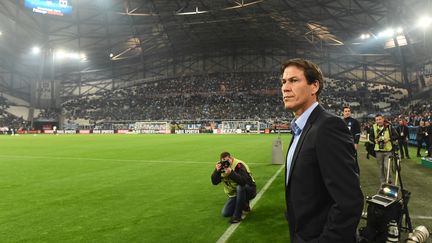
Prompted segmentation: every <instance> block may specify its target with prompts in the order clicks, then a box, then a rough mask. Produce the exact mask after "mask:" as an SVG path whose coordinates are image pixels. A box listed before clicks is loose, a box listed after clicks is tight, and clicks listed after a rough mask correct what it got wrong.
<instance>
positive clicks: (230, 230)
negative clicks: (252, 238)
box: [216, 165, 285, 243]
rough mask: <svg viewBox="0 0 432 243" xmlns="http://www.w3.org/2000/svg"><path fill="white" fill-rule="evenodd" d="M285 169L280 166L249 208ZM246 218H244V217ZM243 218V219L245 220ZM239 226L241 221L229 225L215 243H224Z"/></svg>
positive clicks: (252, 205)
mask: <svg viewBox="0 0 432 243" xmlns="http://www.w3.org/2000/svg"><path fill="white" fill-rule="evenodd" d="M283 168H285V166H283V165H282V166H281V167H280V168H279V170H278V171H276V173H275V174H274V175H273V176H272V178H270V180H268V181H267V183H266V184H265V185H264V187H263V188H262V189H261V191H260V192H259V193H258V194H257V196H256V197H255V198H254V199H253V200H252V202H251V204H250V208H251V209H252V208H253V207H254V206H255V204H256V203H257V202H258V201H259V200H260V199H261V197H262V195H263V194H264V193H265V192H266V191H267V189H268V188H269V187H270V185H271V184H272V183H273V181H274V180H275V179H276V177H277V176H278V175H279V174H280V172H281V171H282V169H283ZM245 217H246V216H245ZM245 217H243V218H245ZM240 224H241V221H240V222H239V223H237V224H231V225H230V226H229V227H228V228H227V229H226V230H225V232H224V233H223V235H222V236H221V237H220V238H219V240H217V241H216V243H225V242H226V241H227V240H228V238H229V237H230V236H231V235H232V234H233V233H234V231H235V230H236V229H237V227H238V226H239V225H240Z"/></svg>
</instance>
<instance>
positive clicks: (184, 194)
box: [0, 135, 432, 242]
mask: <svg viewBox="0 0 432 243" xmlns="http://www.w3.org/2000/svg"><path fill="white" fill-rule="evenodd" d="M275 138H276V135H59V136H55V135H36V136H33V135H26V136H0V148H1V150H0V151H1V152H0V195H1V199H0V242H216V241H217V240H218V239H219V237H220V236H221V235H222V234H223V233H224V232H225V230H226V229H227V227H228V226H229V224H228V219H226V218H223V217H222V216H220V210H221V208H222V206H223V204H224V202H225V200H226V196H225V195H224V193H223V189H222V186H221V185H219V186H213V185H212V184H211V182H210V175H211V173H212V171H213V169H214V165H215V162H216V161H217V160H218V156H219V154H220V152H222V151H229V152H231V153H232V154H233V155H234V156H235V157H237V158H239V159H242V160H244V161H245V162H247V163H248V165H249V166H250V168H251V170H252V171H253V174H254V177H255V180H256V181H257V186H258V190H260V189H261V188H262V187H263V186H264V184H265V183H266V182H267V181H268V180H269V179H270V178H271V177H272V176H273V175H274V174H275V172H276V171H277V170H278V169H279V168H280V167H279V166H276V165H271V150H272V141H273V140H274V139H275ZM282 139H283V144H284V147H285V149H286V147H287V145H288V143H289V139H290V136H289V135H282ZM360 151H363V148H362V147H361V148H360ZM411 154H412V155H414V154H415V153H414V151H411ZM364 157H365V154H364V153H363V152H361V153H360V155H359V158H360V166H361V182H362V188H363V192H364V193H365V195H371V194H373V193H374V192H375V191H376V190H377V187H378V183H379V180H378V169H377V166H376V163H375V161H374V160H372V159H371V160H366V159H365V158H364ZM402 173H403V179H404V183H405V187H406V188H407V189H408V190H410V191H411V192H412V199H411V202H410V205H409V206H410V213H411V214H412V215H413V216H415V217H416V218H413V223H414V226H417V225H419V224H423V225H426V226H427V227H428V228H429V229H431V227H432V220H431V219H424V218H421V217H419V216H427V217H430V216H432V210H431V209H432V205H431V204H430V202H431V199H432V195H431V194H432V193H430V192H431V188H432V187H431V184H432V183H431V181H430V178H431V175H432V170H430V169H426V168H423V167H422V166H421V165H419V164H417V160H407V161H403V170H402ZM283 176H284V174H283V173H281V174H280V175H279V176H278V177H277V178H276V180H275V181H274V183H273V184H272V186H271V187H270V188H269V189H268V190H267V191H266V192H265V193H264V195H263V197H262V198H261V200H260V201H259V202H258V203H257V204H256V205H255V207H254V208H253V210H252V212H251V213H250V214H249V215H248V216H247V217H246V219H245V220H244V221H243V222H242V223H241V225H240V226H239V227H238V228H237V230H236V231H235V233H234V234H233V235H232V236H231V238H230V239H229V240H228V242H288V241H289V240H288V226H287V223H286V221H285V219H284V217H283V212H284V191H283Z"/></svg>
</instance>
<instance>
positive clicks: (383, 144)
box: [378, 137, 385, 149]
mask: <svg viewBox="0 0 432 243" xmlns="http://www.w3.org/2000/svg"><path fill="white" fill-rule="evenodd" d="M378 147H379V149H384V147H385V142H384V137H381V138H379V139H378Z"/></svg>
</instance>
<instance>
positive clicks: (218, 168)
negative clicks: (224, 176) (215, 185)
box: [216, 162, 222, 171]
mask: <svg viewBox="0 0 432 243" xmlns="http://www.w3.org/2000/svg"><path fill="white" fill-rule="evenodd" d="M221 168H222V165H221V164H220V163H219V162H217V163H216V170H217V171H220V170H221Z"/></svg>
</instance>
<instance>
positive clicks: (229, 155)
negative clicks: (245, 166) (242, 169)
mask: <svg viewBox="0 0 432 243" xmlns="http://www.w3.org/2000/svg"><path fill="white" fill-rule="evenodd" d="M227 156H228V157H231V154H230V153H228V152H222V153H221V154H220V159H223V158H225V157H227Z"/></svg>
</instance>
